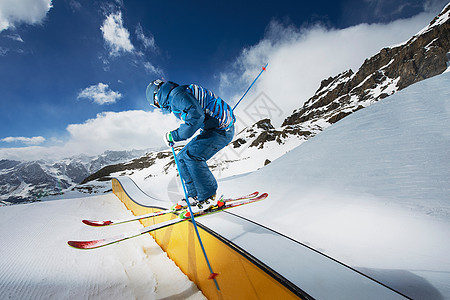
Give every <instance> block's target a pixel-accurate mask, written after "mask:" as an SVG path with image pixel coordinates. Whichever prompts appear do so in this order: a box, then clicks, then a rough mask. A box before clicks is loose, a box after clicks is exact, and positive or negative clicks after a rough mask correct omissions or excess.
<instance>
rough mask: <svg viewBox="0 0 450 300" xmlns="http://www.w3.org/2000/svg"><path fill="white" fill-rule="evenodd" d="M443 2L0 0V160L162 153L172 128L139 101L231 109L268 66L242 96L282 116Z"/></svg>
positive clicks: (403, 35)
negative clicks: (210, 95)
mask: <svg viewBox="0 0 450 300" xmlns="http://www.w3.org/2000/svg"><path fill="white" fill-rule="evenodd" d="M446 3H447V1H440V0H432V1H423V0H422V1H418V0H404V1H399V0H360V1H356V0H342V1H320V0H318V1H309V2H308V3H306V2H304V1H287V0H279V1H276V2H272V1H246V4H245V5H243V2H242V1H219V2H217V1H137V0H130V1H127V0H116V1H114V0H109V1H106V0H96V1H89V0H84V1H83V0H60V1H51V0H20V1H18V0H0V111H1V118H0V128H1V131H0V159H2V158H14V159H35V158H39V157H48V156H55V157H56V156H65V155H72V154H76V153H82V152H83V153H87V154H94V153H99V152H102V151H104V150H107V149H111V150H121V149H133V148H151V147H159V146H161V145H162V144H161V143H162V142H161V139H160V138H159V136H160V135H162V134H163V133H164V131H165V130H170V129H173V127H175V126H177V123H176V121H175V120H174V119H172V118H170V117H166V116H162V115H161V114H159V112H157V111H153V110H152V109H151V108H150V106H149V105H148V103H147V102H146V100H145V87H146V86H147V84H148V82H149V81H151V80H153V79H155V78H158V77H163V78H165V79H167V80H172V81H175V82H179V83H183V84H185V83H191V82H195V83H199V84H201V85H204V86H205V87H207V88H210V89H212V90H214V91H215V92H216V93H218V94H219V95H220V96H222V97H223V98H225V99H226V100H228V101H229V102H235V101H236V100H237V99H238V98H239V96H240V95H241V94H242V93H243V91H245V88H246V86H247V85H248V84H249V83H250V82H251V81H252V79H253V77H254V76H256V75H257V73H258V72H259V69H260V67H261V66H262V65H264V64H265V63H266V62H269V68H268V71H267V72H266V73H267V74H264V77H263V78H265V79H261V81H260V82H258V85H257V86H256V87H255V89H254V90H253V91H252V92H253V94H251V95H249V96H248V97H249V98H250V99H252V97H253V98H255V97H256V96H257V95H258V94H257V93H261V92H264V93H265V94H266V95H268V97H270V99H272V101H274V102H276V103H277V104H278V107H279V109H280V111H282V113H280V116H279V118H284V117H286V116H287V115H289V113H290V112H291V111H292V110H293V109H295V108H298V107H300V106H301V105H302V103H303V102H304V101H306V100H307V99H308V97H310V96H312V94H313V92H314V91H315V90H316V89H317V88H318V86H319V84H320V80H321V79H324V78H327V77H329V76H334V75H336V74H338V73H340V72H342V71H345V70H346V69H348V68H353V69H357V68H358V67H359V65H360V64H361V63H362V62H363V60H364V58H366V57H369V56H371V55H373V54H375V53H376V52H377V51H378V50H379V49H381V48H382V47H384V46H389V45H393V44H396V43H401V42H403V41H405V40H407V39H408V38H409V37H410V36H411V35H413V34H415V33H416V32H417V31H419V30H420V29H421V28H423V27H424V26H426V25H427V24H428V22H430V21H431V19H432V17H433V16H434V15H436V14H437V13H438V12H439V11H440V10H441V9H442V8H443V7H444V5H445V4H446ZM312 62H313V64H312ZM310 64H311V65H310ZM311 72H312V74H311ZM302 84H303V86H302ZM248 122H250V121H247V123H248ZM244 123H245V122H244Z"/></svg>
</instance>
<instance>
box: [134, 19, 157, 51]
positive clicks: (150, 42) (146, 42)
mask: <svg viewBox="0 0 450 300" xmlns="http://www.w3.org/2000/svg"><path fill="white" fill-rule="evenodd" d="M135 33H136V36H137V39H138V40H139V41H140V42H141V43H142V45H143V46H144V48H145V49H150V50H153V51H154V50H156V49H157V47H156V43H155V38H154V37H153V35H151V34H150V35H149V36H146V35H145V34H144V30H143V29H142V26H141V24H138V25H137V26H136V31H135Z"/></svg>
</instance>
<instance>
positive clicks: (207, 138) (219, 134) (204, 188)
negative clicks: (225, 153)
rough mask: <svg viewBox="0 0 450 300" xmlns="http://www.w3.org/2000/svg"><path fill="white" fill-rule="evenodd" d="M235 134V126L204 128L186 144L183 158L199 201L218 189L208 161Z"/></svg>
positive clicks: (213, 193)
mask: <svg viewBox="0 0 450 300" xmlns="http://www.w3.org/2000/svg"><path fill="white" fill-rule="evenodd" d="M233 136H234V127H233V126H232V127H230V128H229V129H228V130H216V129H212V130H204V131H203V132H202V133H200V134H199V135H198V136H196V137H195V138H194V139H193V140H192V141H191V142H189V144H188V145H186V147H185V149H186V150H185V152H184V156H183V159H184V162H185V164H186V167H187V170H188V172H189V174H190V175H191V179H192V181H193V183H194V185H195V189H196V190H197V196H198V199H199V201H202V200H206V199H208V198H209V197H211V196H213V195H215V194H216V191H217V181H216V179H215V178H214V175H213V174H212V172H211V170H210V169H209V167H208V165H207V164H206V161H207V160H208V159H210V158H211V157H213V156H214V154H216V153H217V152H218V151H219V150H221V149H222V148H223V147H225V146H226V145H228V143H229V142H231V140H232V139H233ZM183 150H184V149H183Z"/></svg>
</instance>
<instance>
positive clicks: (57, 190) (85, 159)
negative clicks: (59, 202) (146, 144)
mask: <svg viewBox="0 0 450 300" xmlns="http://www.w3.org/2000/svg"><path fill="white" fill-rule="evenodd" d="M144 153H145V151H136V150H133V151H106V152H105V153H103V154H101V155H99V156H96V157H89V156H86V155H78V156H74V157H72V158H67V159H63V160H60V161H57V162H48V161H44V160H38V161H15V160H0V202H1V203H2V204H4V205H5V204H17V203H25V202H32V201H38V200H40V199H42V198H45V197H48V196H54V195H58V194H62V193H65V192H67V191H69V190H71V189H73V188H75V187H76V186H77V185H78V184H80V183H81V182H82V181H83V180H84V179H85V178H86V177H88V176H89V175H90V174H92V173H94V172H96V171H98V170H99V169H102V168H103V167H105V166H108V165H111V164H115V163H120V162H124V161H128V160H130V159H133V158H135V157H139V156H141V155H143V154H144ZM85 192H89V189H87V190H85Z"/></svg>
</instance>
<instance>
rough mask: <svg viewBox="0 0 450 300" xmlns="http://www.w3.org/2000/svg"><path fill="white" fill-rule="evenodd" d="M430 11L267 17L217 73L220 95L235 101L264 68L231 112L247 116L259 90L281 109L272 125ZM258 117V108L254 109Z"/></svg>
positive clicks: (420, 23) (409, 32)
mask: <svg viewBox="0 0 450 300" xmlns="http://www.w3.org/2000/svg"><path fill="white" fill-rule="evenodd" d="M434 17H435V12H433V13H422V14H419V15H416V16H414V17H412V18H409V19H403V20H397V21H394V22H391V23H388V24H370V25H369V24H360V25H357V26H353V27H349V28H345V29H334V28H327V27H326V26H324V25H322V24H316V25H313V26H309V27H307V28H297V27H294V26H286V25H283V24H281V23H279V22H277V21H272V22H271V23H270V25H269V26H268V27H267V30H266V33H265V37H264V38H263V39H262V40H261V41H260V42H259V43H257V44H256V45H253V46H251V47H248V48H245V49H244V50H243V51H242V52H241V54H240V56H239V57H238V58H237V59H236V60H235V61H234V62H233V64H232V67H231V68H230V70H228V71H226V72H223V73H221V74H220V75H219V81H220V87H219V92H220V95H221V96H222V97H223V98H224V99H228V100H229V101H230V102H234V103H235V102H237V100H238V99H239V98H240V97H241V95H242V93H243V92H244V91H245V90H246V89H247V87H248V86H249V84H250V83H251V82H252V81H253V79H254V78H255V76H256V75H257V74H258V73H259V72H260V70H261V67H262V66H264V65H265V64H266V63H269V66H268V68H267V71H266V72H265V73H264V74H263V75H262V77H261V78H260V79H259V80H258V82H257V83H256V85H255V86H254V87H253V89H252V90H251V92H250V93H249V94H248V95H247V96H246V98H244V100H243V102H242V103H241V104H240V106H239V107H238V108H237V110H236V113H237V115H238V117H239V118H240V119H243V120H245V119H247V121H246V122H247V123H251V121H248V118H247V117H248V116H247V115H248V111H249V110H251V109H252V107H248V106H249V105H250V106H252V105H253V106H256V105H258V97H259V95H261V93H264V95H266V98H268V99H269V100H270V101H271V103H272V104H273V105H275V106H276V107H277V109H278V110H279V111H281V112H282V113H280V114H277V115H276V116H272V120H273V122H274V125H275V126H279V125H281V123H282V121H283V120H284V118H285V117H286V116H288V115H290V114H291V113H292V111H293V110H294V109H297V108H300V107H301V106H302V105H303V103H304V102H306V101H307V100H308V99H309V98H310V97H311V96H313V95H314V93H315V91H316V90H317V89H318V88H319V86H320V82H321V81H322V80H323V79H326V78H328V77H330V76H336V75H337V74H339V73H341V72H344V71H346V70H348V69H350V68H351V69H353V70H354V71H356V70H358V69H359V67H360V66H361V64H362V63H363V62H364V60H365V59H366V58H368V57H371V56H373V55H375V54H376V53H377V52H378V51H379V50H381V49H382V48H384V47H388V46H391V45H395V44H399V43H402V42H404V41H406V40H408V39H409V38H410V37H411V36H413V35H414V34H416V33H417V32H418V31H420V30H421V29H422V28H423V27H425V26H426V25H427V24H428V23H429V22H430V21H431V20H432V19H433V18H434ZM260 115H261V118H264V117H265V116H264V114H263V113H261V111H260Z"/></svg>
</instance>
